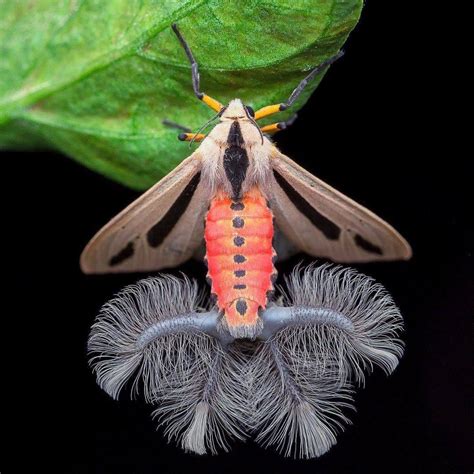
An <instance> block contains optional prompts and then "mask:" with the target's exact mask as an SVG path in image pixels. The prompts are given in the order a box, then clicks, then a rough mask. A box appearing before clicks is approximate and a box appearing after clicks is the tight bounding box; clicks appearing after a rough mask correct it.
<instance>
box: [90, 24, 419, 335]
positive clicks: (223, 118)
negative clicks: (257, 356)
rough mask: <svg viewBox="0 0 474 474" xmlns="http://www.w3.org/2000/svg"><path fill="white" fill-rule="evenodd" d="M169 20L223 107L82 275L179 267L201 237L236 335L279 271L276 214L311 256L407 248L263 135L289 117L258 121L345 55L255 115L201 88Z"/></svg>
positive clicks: (400, 255) (345, 257)
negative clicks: (203, 81)
mask: <svg viewBox="0 0 474 474" xmlns="http://www.w3.org/2000/svg"><path fill="white" fill-rule="evenodd" d="M173 28H174V30H175V32H176V34H177V35H178V38H179V40H180V41H181V43H182V45H183V47H184V48H185V51H186V54H187V56H188V58H189V59H190V61H191V64H192V72H193V88H194V92H195V94H196V95H197V97H198V98H199V99H201V100H202V101H203V102H204V103H205V104H207V105H208V106H209V107H211V108H212V109H213V110H214V111H216V112H217V114H218V115H217V117H216V118H218V119H219V123H218V124H217V125H216V126H215V127H214V128H213V129H212V130H211V131H210V133H209V134H207V135H204V134H200V133H197V134H194V133H183V134H181V135H180V138H181V139H182V140H186V141H196V142H200V143H201V144H200V146H199V147H198V148H197V149H196V151H195V152H194V153H193V154H192V155H191V156H190V157H189V158H187V159H186V160H184V161H183V162H182V163H181V165H179V166H178V167H177V168H176V169H175V170H174V171H173V172H171V173H170V174H169V175H167V176H166V177H164V178H163V179H162V180H161V181H160V182H158V183H157V184H156V185H155V186H153V187H152V188H151V189H150V190H148V191H147V192H146V193H145V194H143V195H142V196H141V197H140V198H139V199H137V200H136V201H135V202H134V203H132V204H131V205H130V206H129V207H128V208H126V209H125V210H124V211H123V212H122V213H120V214H119V215H118V216H117V217H116V218H114V219H113V220H112V221H111V222H110V223H109V224H107V225H106V226H105V227H104V228H103V229H102V230H101V231H100V232H99V233H98V234H97V235H96V236H95V237H94V238H93V239H92V241H91V242H90V243H89V244H88V246H87V247H86V249H85V250H84V252H83V255H82V257H81V266H82V269H83V270H84V271H85V272H86V273H107V272H127V271H154V270H159V269H161V268H166V267H172V266H176V265H178V264H180V263H182V262H184V261H186V260H187V259H189V258H190V257H192V256H193V255H194V254H196V253H197V252H198V251H199V249H200V247H201V245H202V243H203V239H204V240H205V245H206V258H207V264H208V276H209V278H210V280H211V285H212V290H211V291H212V292H213V293H214V294H215V295H216V297H217V305H218V308H219V309H220V310H221V311H222V313H223V319H222V320H221V325H220V327H221V328H222V329H223V330H227V331H228V332H230V334H231V335H232V336H233V337H248V338H255V337H256V336H258V334H260V332H261V331H262V330H263V323H262V320H261V319H260V317H259V311H261V310H263V309H265V307H266V304H267V292H269V291H271V290H272V288H273V287H272V280H273V279H274V276H275V269H274V266H273V261H274V258H275V252H274V250H273V248H272V238H273V235H274V226H273V219H274V221H275V225H276V227H277V228H278V229H279V231H280V233H281V234H282V235H283V236H284V237H285V238H286V239H287V240H288V241H289V242H291V244H292V245H293V246H295V247H297V248H299V249H300V250H302V251H304V252H306V253H308V254H310V255H314V256H321V257H326V258H329V259H331V260H334V261H337V262H363V261H370V260H395V259H408V258H409V257H410V256H411V250H410V247H409V245H408V244H407V242H406V241H405V240H404V239H403V237H401V236H400V235H399V234H398V233H397V232H396V231H395V230H394V229H393V228H392V227H391V226H390V225H388V224H387V223H386V222H384V221H383V220H381V219H380V218H378V217H377V216H375V215H374V214H373V213H372V212H370V211H369V210H367V209H365V208H364V207H362V206H360V205H359V204H357V203H355V202H354V201H352V200H351V199H349V198H347V197H346V196H344V195H343V194H341V193H339V192H338V191H336V190H334V189H333V188H331V187H330V186H328V185H327V184H325V183H324V182H322V181H321V180H319V179H318V178H316V177H314V176H312V175H311V174H310V173H308V172H307V171H305V170H304V169H303V168H301V167H300V166H298V165H297V164H296V163H294V162H293V161H292V160H290V159H289V158H288V157H286V156H284V155H283V154H282V153H281V152H280V151H279V150H278V149H277V148H276V146H275V145H274V144H273V143H272V142H271V140H270V139H269V138H268V137H267V134H268V133H272V132H275V131H278V130H280V129H281V128H284V127H285V123H275V124H272V125H267V126H264V127H261V128H260V127H259V126H258V124H257V121H258V120H259V119H262V118H264V117H266V116H269V115H271V114H274V113H277V112H279V111H282V110H285V109H286V108H288V107H289V106H291V105H292V104H293V102H294V101H295V100H296V98H297V97H298V96H299V94H300V93H301V91H302V90H303V88H304V86H305V85H306V84H307V83H308V82H309V81H310V80H311V79H312V78H313V77H314V76H315V75H316V74H317V73H318V72H319V71H321V70H322V69H323V68H324V67H327V66H328V65H329V64H331V63H332V62H334V61H335V60H336V59H337V58H338V57H339V56H340V54H339V55H336V56H335V57H333V58H331V59H330V60H328V61H327V62H325V63H323V64H322V65H320V66H318V67H317V68H316V69H314V70H313V71H312V72H311V73H310V74H309V75H308V76H307V77H306V78H305V79H303V81H302V82H301V83H300V85H299V86H298V87H297V88H296V89H295V91H294V92H293V93H292V94H291V96H290V97H289V99H288V100H287V101H286V102H285V103H281V104H277V105H271V106H267V107H263V108H262V109H260V110H258V111H256V112H255V113H254V112H253V110H252V109H251V108H250V107H248V106H246V105H244V104H243V103H242V102H241V100H239V99H234V100H232V101H231V102H230V103H229V104H228V105H227V106H223V105H222V104H220V103H219V102H218V101H217V100H215V99H213V98H211V97H210V96H208V95H206V94H204V93H203V92H201V91H200V89H199V72H198V67H197V63H196V62H195V60H194V57H193V55H192V53H191V50H190V49H189V47H188V46H187V44H186V43H185V41H184V39H183V37H182V36H181V34H180V32H179V31H178V29H177V28H176V26H174V27H173Z"/></svg>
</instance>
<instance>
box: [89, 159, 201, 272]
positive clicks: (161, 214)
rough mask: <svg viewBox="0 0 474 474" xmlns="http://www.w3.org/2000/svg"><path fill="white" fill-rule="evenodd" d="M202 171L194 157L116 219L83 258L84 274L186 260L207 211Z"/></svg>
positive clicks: (157, 266) (197, 241)
mask: <svg viewBox="0 0 474 474" xmlns="http://www.w3.org/2000/svg"><path fill="white" fill-rule="evenodd" d="M200 170H201V157H200V155H199V152H198V151H196V152H194V153H193V154H192V155H191V156H190V157H189V158H187V159H186V160H184V161H183V162H182V163H181V164H180V165H179V166H178V167H177V168H176V169H175V170H173V171H172V172H171V173H170V174H168V175H167V176H165V177H164V178H163V179H162V180H161V181H159V182H158V183H157V184H155V185H154V186H153V187H152V188H150V189H149V190H148V191H147V192H145V193H144V194H143V195H142V196H140V197H139V198H138V199H137V200H136V201H134V202H133V203H132V204H130V205H129V206H128V207H127V208H126V209H124V210H123V211H122V212H121V213H120V214H118V215H117V216H116V217H114V218H113V219H112V220H111V221H110V222H109V223H108V224H107V225H105V226H104V227H103V228H102V229H101V230H100V231H99V232H98V233H97V234H96V235H95V236H94V238H93V239H92V240H91V241H90V242H89V243H88V244H87V246H86V248H85V249H84V251H83V252H82V255H81V268H82V271H84V272H85V273H116V272H138V271H154V270H159V269H161V268H166V267H174V266H176V265H179V264H181V263H182V262H184V261H186V260H188V259H189V258H190V257H191V256H192V255H193V253H194V252H195V250H196V249H197V248H198V247H199V245H200V244H201V242H202V240H203V236H204V216H205V213H206V210H207V207H208V196H207V193H206V190H205V188H204V186H203V185H202V184H201V180H200V178H201V171H200Z"/></svg>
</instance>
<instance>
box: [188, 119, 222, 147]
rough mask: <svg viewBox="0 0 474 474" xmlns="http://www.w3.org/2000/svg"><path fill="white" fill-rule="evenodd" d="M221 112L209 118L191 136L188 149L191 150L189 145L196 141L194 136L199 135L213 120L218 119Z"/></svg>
mask: <svg viewBox="0 0 474 474" xmlns="http://www.w3.org/2000/svg"><path fill="white" fill-rule="evenodd" d="M221 115H222V114H221V112H218V113H217V114H216V115H214V117H212V118H210V119H209V120H208V121H207V122H206V123H205V124H204V125H203V126H202V127H201V128H200V129H199V130H198V131H197V132H196V133H195V134H194V136H193V138H192V140H191V141H190V142H189V147H190V148H191V145H192V144H193V143H194V141H195V140H196V136H197V135H199V134H200V133H201V132H202V131H203V130H205V129H206V128H207V127H208V126H209V125H210V124H211V123H212V122H214V120H216V119H218V118H219V117H220V116H221Z"/></svg>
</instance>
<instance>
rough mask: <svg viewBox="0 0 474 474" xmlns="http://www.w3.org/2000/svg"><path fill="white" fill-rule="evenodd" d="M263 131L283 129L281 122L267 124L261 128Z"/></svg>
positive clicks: (271, 131) (270, 131)
mask: <svg viewBox="0 0 474 474" xmlns="http://www.w3.org/2000/svg"><path fill="white" fill-rule="evenodd" d="M260 130H261V131H262V133H275V132H278V131H279V130H282V128H281V127H280V123H272V124H271V125H265V126H264V127H262V128H261V129H260Z"/></svg>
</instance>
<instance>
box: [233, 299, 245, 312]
mask: <svg viewBox="0 0 474 474" xmlns="http://www.w3.org/2000/svg"><path fill="white" fill-rule="evenodd" d="M235 309H236V310H237V312H238V313H239V314H240V315H241V316H245V313H246V312H247V302H246V301H245V300H237V303H235Z"/></svg>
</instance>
